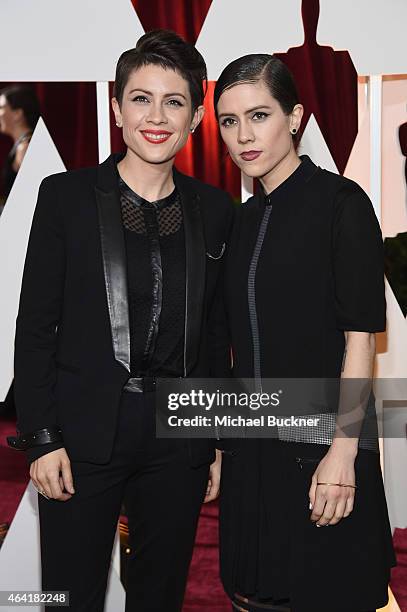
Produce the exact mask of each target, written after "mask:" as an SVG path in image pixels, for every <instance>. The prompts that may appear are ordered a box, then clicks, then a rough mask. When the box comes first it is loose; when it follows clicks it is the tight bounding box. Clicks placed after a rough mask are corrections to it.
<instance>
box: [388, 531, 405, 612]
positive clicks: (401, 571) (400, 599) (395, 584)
mask: <svg viewBox="0 0 407 612" xmlns="http://www.w3.org/2000/svg"><path fill="white" fill-rule="evenodd" d="M393 542H394V548H395V550H396V555H397V563H398V565H397V567H394V568H393V569H392V572H391V583H390V586H391V589H392V591H393V595H394V597H395V598H396V601H397V603H398V605H399V607H400V610H401V612H407V529H398V528H396V529H395V530H394V535H393Z"/></svg>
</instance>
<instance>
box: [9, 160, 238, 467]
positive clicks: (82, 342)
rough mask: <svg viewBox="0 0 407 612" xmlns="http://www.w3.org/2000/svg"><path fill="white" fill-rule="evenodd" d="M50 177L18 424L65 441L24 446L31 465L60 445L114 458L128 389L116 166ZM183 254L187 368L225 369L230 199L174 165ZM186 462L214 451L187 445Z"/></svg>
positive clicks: (33, 250)
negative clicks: (224, 276)
mask: <svg viewBox="0 0 407 612" xmlns="http://www.w3.org/2000/svg"><path fill="white" fill-rule="evenodd" d="M118 159H119V156H118V155H115V154H113V155H111V156H110V157H109V158H108V159H107V160H106V161H105V162H103V163H102V164H100V165H99V166H97V167H95V168H84V169H80V170H74V171H69V172H64V173H60V174H55V175H52V176H49V177H47V178H45V179H44V180H43V181H42V183H41V186H40V190H39V195H38V202H37V206H36V210H35V214H34V218H33V223H32V228H31V234H30V239H29V244H28V250H27V255H26V261H25V267H24V275H23V282H22V289H21V296H20V306H19V312H18V317H17V323H16V339H15V374H14V375H15V382H14V385H15V401H16V410H17V429H18V430H19V431H20V432H22V433H27V432H30V431H34V430H37V429H42V428H45V427H49V426H54V425H57V426H59V427H60V428H61V429H62V435H63V443H61V442H54V443H49V444H45V445H42V446H39V447H33V448H31V449H29V450H28V451H26V453H27V456H28V459H29V461H31V460H33V459H35V458H37V457H39V456H40V455H42V454H44V453H47V452H50V451H51V450H54V449H56V448H59V447H61V446H64V447H65V448H66V450H67V452H68V455H69V457H70V459H71V460H77V461H91V462H95V463H105V462H108V461H109V458H110V455H111V451H112V446H113V439H114V434H115V429H116V420H117V412H118V407H119V401H120V395H121V393H122V388H123V386H124V384H125V383H126V382H127V380H128V378H129V376H130V373H129V371H130V333H129V314H128V301H127V279H126V258H125V246H124V236H123V228H122V219H121V209H120V199H119V191H118V181H117V169H116V163H117V161H118ZM174 182H175V184H176V186H177V188H178V190H179V193H180V196H181V202H182V210H183V218H184V232H185V249H186V320H185V346H184V375H185V376H190V377H206V376H223V375H227V373H228V371H229V358H230V357H229V355H230V351H229V345H228V340H227V333H226V329H224V325H223V319H222V307H221V302H222V300H221V294H222V288H221V269H222V266H223V257H220V258H218V257H219V255H221V254H222V252H223V251H224V250H225V249H224V244H227V242H228V236H229V231H230V227H231V223H232V218H233V203H232V202H231V200H230V198H229V196H228V195H227V194H226V193H224V192H222V191H220V190H219V189H216V188H214V187H211V186H209V185H206V184H204V183H201V182H200V181H198V180H195V179H193V178H191V177H188V176H185V175H183V174H181V173H180V172H178V171H177V170H175V169H174ZM190 450H191V463H192V464H193V465H198V464H200V463H202V462H206V461H210V460H211V459H212V458H213V456H214V444H213V441H211V440H194V441H191V442H190Z"/></svg>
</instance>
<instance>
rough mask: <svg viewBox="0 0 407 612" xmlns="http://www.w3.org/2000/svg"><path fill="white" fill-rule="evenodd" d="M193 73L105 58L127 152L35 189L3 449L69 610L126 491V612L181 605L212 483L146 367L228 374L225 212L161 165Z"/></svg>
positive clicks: (186, 126)
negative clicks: (223, 300) (25, 484)
mask: <svg viewBox="0 0 407 612" xmlns="http://www.w3.org/2000/svg"><path fill="white" fill-rule="evenodd" d="M205 80H206V67H205V63H204V60H203V58H202V56H201V55H200V54H199V53H198V52H197V50H196V49H195V48H194V47H193V46H192V45H190V44H188V43H186V42H185V41H183V40H182V39H181V38H179V37H178V36H177V35H176V34H174V33H171V32H166V31H160V30H158V31H153V32H150V33H148V34H146V35H144V36H143V37H142V38H141V39H140V40H139V41H138V43H137V46H136V47H135V48H134V49H130V50H128V51H126V52H125V53H123V54H122V56H121V57H120V59H119V61H118V64H117V71H116V80H115V88H114V98H113V100H112V104H113V110H114V113H115V117H116V122H117V125H118V126H119V127H120V128H122V130H123V138H124V141H125V143H126V145H127V151H126V154H125V155H111V156H110V157H109V158H108V159H107V160H106V161H105V162H103V163H102V164H100V165H99V166H98V167H96V168H85V169H81V170H76V171H70V172H64V173H61V174H57V175H53V176H50V177H47V178H46V179H44V181H43V182H42V184H41V187H40V192H39V197H38V203H37V207H36V210H35V215H34V219H33V224H32V229H31V234H30V240H29V246H28V251H27V257H26V263H25V269H24V277H23V283H22V290H21V298H20V307H19V313H18V318H17V329H16V345H15V399H16V407H17V416H18V424H17V426H18V430H19V432H21V433H20V435H19V436H18V437H17V438H14V439H11V440H10V444H11V445H12V446H14V447H15V448H20V449H22V450H25V451H26V453H27V457H28V460H29V461H30V463H31V465H30V476H31V478H32V480H33V482H34V485H35V486H36V488H37V489H38V491H39V493H40V495H39V496H38V500H39V516H40V531H41V555H42V585H43V589H44V590H48V591H49V590H54V591H59V590H65V591H69V592H70V609H71V610H75V611H77V612H79V611H84V612H102V610H103V605H104V598H105V589H106V582H107V577H108V571H109V567H110V558H111V552H112V545H113V539H114V535H115V531H116V525H117V521H118V518H119V513H120V508H121V505H122V502H123V501H124V503H125V507H126V511H127V515H128V521H129V533H130V548H131V555H129V558H128V566H127V596H126V610H129V611H130V610H136V609H137V610H138V611H139V612H147V611H154V612H156V611H158V610H168V611H171V612H179V611H180V610H181V607H182V600H183V594H184V589H185V583H186V577H187V571H188V566H189V562H190V559H191V555H192V548H193V542H194V535H195V529H196V525H197V520H198V515H199V510H200V506H201V503H202V501H204V500H205V501H209V500H211V499H214V498H215V497H216V495H217V492H218V485H219V479H220V474H219V472H220V460H219V458H217V460H216V461H215V449H214V445H213V443H212V442H211V441H209V440H196V441H194V442H190V441H188V440H182V439H158V438H156V437H155V418H154V407H155V403H154V402H155V388H156V384H158V383H159V379H160V378H161V377H165V378H168V377H174V378H178V377H187V376H193V377H205V376H210V375H211V374H212V375H214V374H217V375H223V373H224V372H225V371H227V369H228V367H229V350H228V344H227V337H226V336H225V338H222V336H221V331H222V328H221V326H220V327H219V329H216V330H215V326H214V321H215V320H217V319H218V312H220V310H219V304H220V300H219V298H218V296H219V288H220V287H219V279H220V269H221V265H222V263H223V261H222V259H221V254H222V253H223V251H224V250H225V243H226V242H227V240H228V233H229V228H230V226H231V219H232V214H233V205H232V203H231V200H230V198H229V196H227V194H225V193H224V192H221V191H220V190H218V189H215V188H213V187H211V186H209V185H206V184H204V183H201V182H200V181H197V180H195V179H193V178H190V177H188V176H184V175H183V174H181V173H180V172H178V171H177V170H176V169H175V168H174V167H173V165H174V158H175V155H176V153H177V152H178V151H179V150H180V149H181V148H182V147H183V146H184V145H185V143H186V142H187V139H188V136H189V134H190V133H191V132H193V131H194V130H195V129H196V127H197V126H198V124H199V123H200V121H201V119H202V117H203V114H204V108H203V106H202V103H203V97H204V90H203V84H204V82H205ZM215 340H216V341H215ZM208 473H209V480H208Z"/></svg>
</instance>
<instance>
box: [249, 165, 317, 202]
mask: <svg viewBox="0 0 407 612" xmlns="http://www.w3.org/2000/svg"><path fill="white" fill-rule="evenodd" d="M300 160H301V163H300V165H299V166H298V167H297V168H296V169H295V170H294V172H292V173H291V174H290V176H288V177H287V178H286V179H285V181H283V182H282V183H280V185H278V187H276V188H275V189H273V191H272V192H271V193H269V194H266V193H265V192H264V189H263V188H262V187H261V194H262V199H263V201H264V204H265V205H266V206H267V205H269V204H273V203H274V201H275V200H276V199H278V198H279V197H280V196H281V195H285V194H286V193H287V191H289V190H290V189H293V188H294V189H295V188H297V187H298V186H300V185H301V184H302V183H304V182H307V181H309V179H310V178H311V177H312V176H313V175H314V174H315V172H317V171H318V170H319V167H318V166H316V165H315V164H314V162H313V161H311V159H310V157H308V155H300Z"/></svg>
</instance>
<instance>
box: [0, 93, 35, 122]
mask: <svg viewBox="0 0 407 612" xmlns="http://www.w3.org/2000/svg"><path fill="white" fill-rule="evenodd" d="M0 96H4V97H5V98H6V100H7V104H8V105H9V106H10V108H12V109H13V110H17V109H20V108H21V110H22V111H23V113H24V118H25V120H26V122H27V125H28V127H29V128H30V129H31V130H34V128H35V126H36V124H37V121H38V119H39V116H40V105H39V102H38V98H37V96H36V94H35V91H34V90H33V89H32V87H30V86H29V85H9V86H8V87H4V88H3V89H0Z"/></svg>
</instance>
